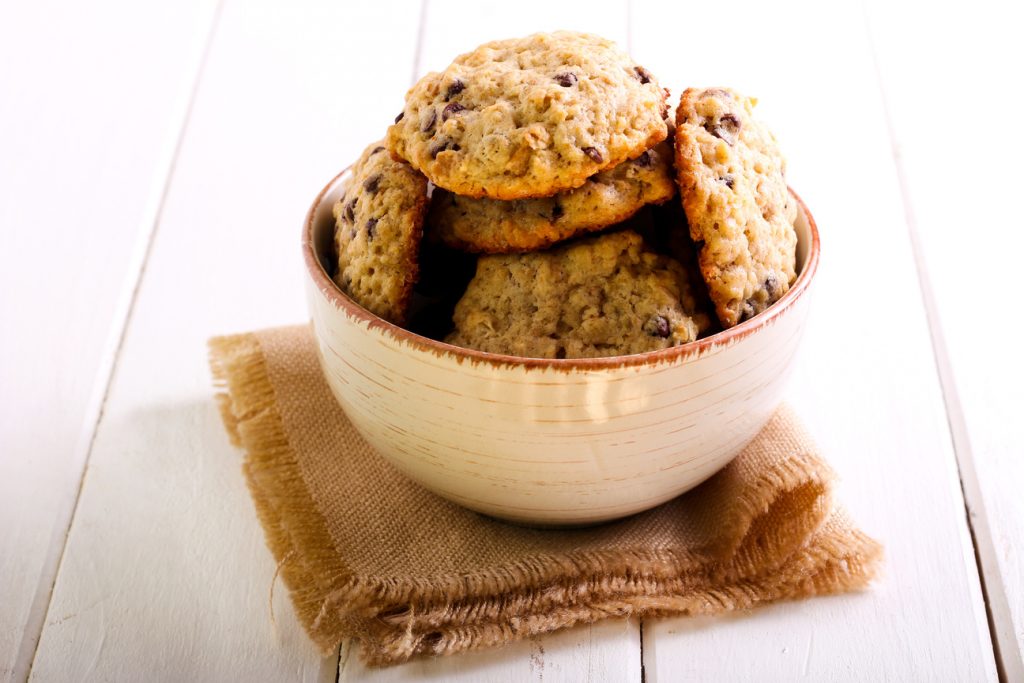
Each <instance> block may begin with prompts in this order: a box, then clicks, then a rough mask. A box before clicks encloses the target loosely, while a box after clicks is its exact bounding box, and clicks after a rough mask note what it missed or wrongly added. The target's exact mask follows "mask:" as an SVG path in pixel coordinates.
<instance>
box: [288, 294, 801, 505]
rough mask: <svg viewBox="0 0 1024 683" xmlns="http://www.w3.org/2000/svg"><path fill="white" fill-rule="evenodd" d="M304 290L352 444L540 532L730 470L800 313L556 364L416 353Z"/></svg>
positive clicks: (779, 374)
mask: <svg viewBox="0 0 1024 683" xmlns="http://www.w3.org/2000/svg"><path fill="white" fill-rule="evenodd" d="M308 294H309V303H310V308H311V311H312V318H313V326H314V330H315V334H316V338H317V342H318V348H319V352H320V357H321V363H322V366H323V370H324V375H325V377H326V378H327V382H328V384H329V385H330V387H331V390H332V391H333V393H334V395H335V396H336V397H337V399H338V402H339V403H340V404H341V406H342V407H343V409H344V410H345V413H346V414H347V415H348V417H349V419H351V421H352V423H353V425H355V427H356V428H357V429H358V430H359V432H360V433H361V434H362V435H363V437H365V438H366V440H367V441H368V442H369V443H370V444H371V445H372V446H373V447H374V448H375V449H376V450H377V451H379V452H380V453H381V454H382V455H383V456H384V457H385V458H387V459H388V460H389V461H390V462H391V463H392V464H393V465H394V466H395V467H397V468H398V469H399V470H401V471H402V472H404V473H405V474H406V475H408V476H409V477H411V478H412V479H413V480H415V481H417V482H419V483H420V484H422V485H423V486H425V487H427V488H428V489H430V490H432V491H434V492H436V493H438V494H439V495H441V496H444V497H445V498H448V499H450V500H452V501H454V502H456V503H459V504H461V505H464V506H466V507H468V508H471V509H473V510H477V511H479V512H482V513H485V514H488V515H492V516H495V517H500V518H504V519H508V520H511V521H515V522H520V523H527V524H537V525H580V524H590V523H596V522H601V521H605V520H611V519H615V518H619V517H624V516H626V515H630V514H633V513H636V512H640V511H642V510H646V509H648V508H651V507H654V506H655V505H658V504H659V503H662V502H664V501H667V500H669V499H671V498H673V497H675V496H677V495H679V494H680V493H682V492H684V491H686V490H688V489H690V488H692V487H694V486H696V485H697V484H699V483H700V482H702V481H704V480H705V479H707V478H708V477H709V476H711V475H712V474H713V473H715V472H716V471H717V470H719V469H720V468H721V467H723V466H724V465H725V464H727V463H728V462H729V461H730V460H731V459H732V458H733V457H734V456H735V455H736V454H737V453H738V452H739V451H740V450H741V449H742V448H743V446H745V445H746V444H747V443H748V442H749V441H750V440H751V439H752V438H753V437H754V435H755V434H756V433H757V432H758V430H759V429H760V428H761V427H762V426H763V425H764V424H765V422H766V421H767V420H768V418H769V417H770V415H771V413H772V412H773V411H774V410H775V408H776V407H777V405H778V403H779V401H780V398H781V395H782V391H783V385H784V383H785V379H786V376H787V374H788V370H789V368H790V366H791V364H792V363H791V361H792V359H793V357H794V354H795V352H796V350H797V346H798V343H799V340H800V336H801V334H800V333H801V330H802V328H803V326H804V322H805V320H806V316H807V308H808V303H809V297H808V296H801V297H799V298H797V299H796V300H794V301H792V302H791V303H790V305H789V306H788V307H787V308H786V310H785V311H783V312H782V314H780V315H776V316H774V317H773V318H772V319H771V320H770V321H769V322H768V323H767V324H764V325H762V326H760V327H758V328H756V329H754V330H752V331H751V333H750V334H746V335H742V336H738V337H734V338H732V339H731V340H729V342H727V343H722V344H718V345H712V346H711V347H705V348H703V349H701V350H699V351H697V352H694V353H692V354H688V355H679V354H676V355H675V356H672V357H669V358H652V360H651V362H649V363H643V364H622V365H620V366H618V367H615V366H611V367H609V366H606V365H605V366H600V367H595V368H594V369H585V368H579V367H573V368H568V369H566V368H563V367H536V366H523V365H515V364H510V363H503V362H489V361H486V360H480V359H477V358H466V357H463V356H460V355H458V353H457V352H446V351H445V350H444V349H443V348H441V349H440V350H439V349H436V348H432V349H425V348H423V347H422V345H419V344H413V343H410V342H409V341H408V340H407V339H403V338H402V337H401V336H400V335H397V334H395V333H394V331H393V330H391V329H389V328H388V327H387V326H384V325H381V324H374V323H372V322H367V321H366V320H361V319H358V318H357V317H353V316H352V315H351V314H350V312H349V311H346V310H344V309H343V308H339V307H338V306H337V305H335V303H333V302H332V297H331V296H330V295H329V292H327V291H325V290H324V289H322V288H321V286H319V285H317V283H316V282H314V281H313V280H310V281H309V288H308Z"/></svg>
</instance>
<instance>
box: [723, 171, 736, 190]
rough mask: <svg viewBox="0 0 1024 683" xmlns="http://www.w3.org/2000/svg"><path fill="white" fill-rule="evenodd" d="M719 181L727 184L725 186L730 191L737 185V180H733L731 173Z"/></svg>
mask: <svg viewBox="0 0 1024 683" xmlns="http://www.w3.org/2000/svg"><path fill="white" fill-rule="evenodd" d="M719 180H721V181H722V182H723V183H725V186H726V187H728V188H729V189H730V190H731V189H732V186H733V185H735V184H736V179H735V178H733V177H732V175H731V174H729V173H726V174H725V175H724V176H722V177H721V178H719Z"/></svg>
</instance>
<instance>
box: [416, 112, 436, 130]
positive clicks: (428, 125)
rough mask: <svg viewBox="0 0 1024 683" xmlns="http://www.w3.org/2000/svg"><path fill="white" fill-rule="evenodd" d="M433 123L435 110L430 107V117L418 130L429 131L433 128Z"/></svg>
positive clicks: (434, 121)
mask: <svg viewBox="0 0 1024 683" xmlns="http://www.w3.org/2000/svg"><path fill="white" fill-rule="evenodd" d="M435 123H437V110H436V109H434V108H433V107H431V108H430V118H429V119H427V122H426V123H424V124H423V125H422V126H421V127H420V130H421V131H423V132H424V133H429V132H430V131H431V130H433V128H434V124H435Z"/></svg>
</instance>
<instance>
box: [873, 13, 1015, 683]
mask: <svg viewBox="0 0 1024 683" xmlns="http://www.w3.org/2000/svg"><path fill="white" fill-rule="evenodd" d="M863 7H864V18H865V27H866V30H867V34H868V44H869V47H870V50H871V58H872V63H873V67H874V72H875V79H876V83H877V84H878V89H879V93H880V95H881V100H882V107H883V114H884V116H885V124H886V129H887V131H888V134H889V142H890V145H891V148H892V156H893V163H894V166H895V169H896V176H897V181H898V183H899V189H900V197H901V199H902V202H903V213H904V221H905V223H906V226H907V232H908V235H909V237H910V246H911V252H912V253H913V256H914V265H915V268H916V270H917V279H918V287H919V289H920V294H921V303H922V307H923V308H924V312H925V318H926V320H927V322H928V331H929V337H930V341H931V344H932V356H933V359H934V362H935V369H936V373H937V374H938V377H939V385H940V388H941V391H942V398H943V403H944V406H945V410H946V420H947V424H948V427H949V432H950V437H951V440H952V444H953V453H954V455H955V458H956V465H957V475H958V479H959V482H960V492H961V495H962V496H963V501H964V516H965V519H966V522H967V529H968V531H969V532H970V536H971V546H972V549H973V551H974V561H975V564H976V565H977V569H978V581H979V584H980V587H981V593H982V597H983V600H984V603H985V616H986V620H987V622H988V631H989V633H988V635H989V641H990V643H991V645H992V654H993V658H994V661H995V667H996V674H997V675H998V677H999V680H1000V681H1002V682H1005V681H1006V680H1007V670H1008V669H1013V670H1019V669H1020V663H1019V662H1009V661H1008V659H1007V658H1008V657H1009V654H1008V652H1006V648H1005V647H1001V642H1000V631H1001V628H1000V627H1001V624H1000V623H999V620H998V619H997V618H996V615H995V612H996V611H997V610H999V611H1000V612H1001V613H1002V614H1004V615H1008V614H1009V609H1008V608H1009V606H1008V604H1007V602H1006V601H1007V597H1006V595H1005V591H1002V590H994V589H995V588H996V587H1001V586H1002V582H1001V581H1000V574H999V567H998V565H997V564H996V566H989V565H990V564H993V563H990V562H986V561H985V559H984V558H985V556H986V555H987V556H989V557H994V552H995V551H994V545H993V543H992V538H991V534H992V532H991V528H990V527H989V524H988V516H987V514H986V512H985V505H984V498H983V497H982V495H981V487H980V484H979V482H978V477H977V472H976V471H975V468H974V454H973V450H972V447H971V442H970V436H969V434H968V430H967V423H966V420H965V418H964V414H963V408H962V406H961V404H960V398H959V392H958V389H957V386H956V380H955V377H954V374H953V367H952V363H951V362H950V357H949V351H948V348H947V346H946V341H945V336H944V335H943V332H942V319H941V316H940V315H939V311H938V307H937V305H936V303H935V295H934V291H933V288H932V284H931V278H930V276H929V273H928V265H927V260H926V258H925V254H924V247H923V245H922V242H921V237H920V234H919V232H918V229H917V217H916V214H915V212H914V208H913V201H912V198H911V193H910V185H909V183H908V181H907V175H906V170H905V168H904V165H903V157H902V153H901V151H900V148H899V144H898V143H897V138H896V131H895V127H894V124H893V119H892V112H891V111H890V107H889V97H888V91H887V89H886V86H885V80H884V78H883V75H882V68H881V64H880V60H879V55H878V49H877V47H876V44H875V38H874V32H873V31H872V30H871V18H870V16H869V11H868V9H867V6H866V4H865V5H864V6H863ZM986 550H987V552H986ZM993 592H996V593H997V595H995V596H993ZM994 600H995V601H996V602H998V603H999V604H998V605H994ZM1012 630H1013V629H1012V624H1010V627H1009V631H1010V635H1011V636H1012ZM1014 642H1015V641H1014Z"/></svg>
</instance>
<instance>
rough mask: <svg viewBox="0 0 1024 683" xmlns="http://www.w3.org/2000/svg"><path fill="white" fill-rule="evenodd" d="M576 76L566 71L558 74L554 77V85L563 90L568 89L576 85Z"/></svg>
mask: <svg viewBox="0 0 1024 683" xmlns="http://www.w3.org/2000/svg"><path fill="white" fill-rule="evenodd" d="M576 81H577V78H576V74H574V73H572V72H569V71H566V72H565V73H564V74H558V75H556V76H555V83H557V84H558V85H560V86H562V87H563V88H570V87H572V86H574V85H576Z"/></svg>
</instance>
